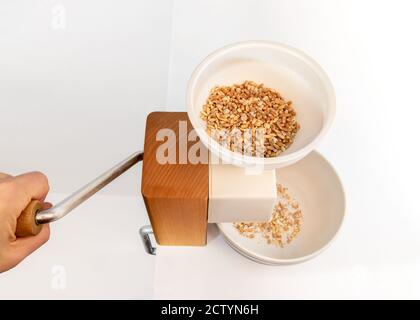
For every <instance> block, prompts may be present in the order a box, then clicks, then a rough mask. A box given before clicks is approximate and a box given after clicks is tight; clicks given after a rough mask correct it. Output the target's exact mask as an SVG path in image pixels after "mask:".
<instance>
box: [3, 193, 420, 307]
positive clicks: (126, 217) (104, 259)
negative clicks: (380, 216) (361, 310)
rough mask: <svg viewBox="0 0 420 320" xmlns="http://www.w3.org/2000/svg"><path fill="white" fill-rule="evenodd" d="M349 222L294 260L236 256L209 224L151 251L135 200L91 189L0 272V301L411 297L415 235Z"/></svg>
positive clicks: (418, 291) (419, 277)
mask: <svg viewBox="0 0 420 320" xmlns="http://www.w3.org/2000/svg"><path fill="white" fill-rule="evenodd" d="M63 196H64V195H61V194H52V195H50V196H49V200H50V201H52V202H55V201H57V200H60V199H62V198H63ZM354 218H355V217H354ZM352 220H354V219H353V218H351V217H347V220H346V222H345V224H344V227H343V229H342V232H341V233H340V234H339V236H338V237H337V239H336V240H335V241H334V242H333V244H332V245H331V247H330V248H328V249H327V251H325V252H324V253H322V254H321V255H320V256H318V257H317V258H315V259H313V260H311V261H308V262H305V263H303V264H300V265H295V266H282V267H272V266H264V265H260V264H257V263H255V262H252V261H250V260H248V259H246V258H244V257H242V256H240V255H239V254H238V253H236V252H235V251H233V250H232V249H231V248H230V247H229V246H228V245H227V244H226V243H225V241H224V240H223V238H222V236H221V235H219V234H218V231H217V228H216V227H215V225H209V243H208V245H207V246H206V247H198V248H197V247H194V248H193V247H191V248H189V247H162V246H159V247H158V254H157V256H156V257H153V256H151V255H148V254H146V253H145V251H144V249H143V247H142V244H141V242H140V238H139V235H138V229H139V227H140V226H143V225H145V224H148V223H149V222H148V218H147V215H146V211H145V208H144V205H143V201H142V199H141V198H140V197H131V196H128V197H121V196H95V197H93V198H91V199H90V200H89V201H87V202H86V203H84V204H82V205H81V206H80V207H79V208H77V209H75V210H74V211H73V212H72V213H70V214H69V215H68V216H66V217H65V218H63V219H62V220H60V221H57V222H55V223H54V224H52V225H51V230H52V233H51V239H50V241H49V242H48V243H47V244H46V245H45V246H44V247H42V248H41V249H40V250H39V251H37V252H36V253H34V254H33V255H32V256H30V257H28V258H27V259H26V260H25V261H24V262H23V263H22V264H21V265H19V266H18V267H17V268H15V269H13V270H11V271H9V272H6V273H3V274H1V275H0V299H10V298H18V299H20V298H24V299H76V298H79V299H148V298H158V299H164V298H167V299H183V298H194V299H201V298H202V299H228V298H232V299H233V298H236V299H253V298H254V299H291V298H419V297H420V274H419V272H418V270H419V268H420V260H419V258H418V255H410V251H412V250H413V249H415V246H416V243H413V242H411V243H410V242H406V240H407V239H404V237H403V238H399V237H398V236H396V237H394V238H393V242H392V245H391V246H390V245H389V244H388V245H386V244H385V243H381V242H382V241H383V240H382V239H381V237H376V238H375V237H372V238H369V239H367V238H365V234H364V228H360V227H359V226H358V225H355V224H352ZM375 247H376V248H380V247H382V248H383V249H382V250H378V249H376V250H375ZM393 247H400V250H399V251H393V250H392V248H393ZM63 273H64V282H63V279H62V277H63ZM63 283H64V285H63Z"/></svg>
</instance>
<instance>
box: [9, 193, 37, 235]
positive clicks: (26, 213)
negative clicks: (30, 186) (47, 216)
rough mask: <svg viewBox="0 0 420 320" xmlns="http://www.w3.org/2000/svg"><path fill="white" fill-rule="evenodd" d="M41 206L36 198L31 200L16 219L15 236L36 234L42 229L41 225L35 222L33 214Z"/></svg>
mask: <svg viewBox="0 0 420 320" xmlns="http://www.w3.org/2000/svg"><path fill="white" fill-rule="evenodd" d="M41 208H42V204H41V202H40V201H38V200H32V201H31V202H30V203H29V204H28V206H27V207H26V208H25V210H23V211H22V213H21V215H20V216H19V218H18V220H17V226H16V233H15V234H16V236H17V237H29V236H36V235H37V234H38V233H40V232H41V230H42V225H41V224H37V223H36V221H35V216H36V213H37V212H38V211H40V210H41Z"/></svg>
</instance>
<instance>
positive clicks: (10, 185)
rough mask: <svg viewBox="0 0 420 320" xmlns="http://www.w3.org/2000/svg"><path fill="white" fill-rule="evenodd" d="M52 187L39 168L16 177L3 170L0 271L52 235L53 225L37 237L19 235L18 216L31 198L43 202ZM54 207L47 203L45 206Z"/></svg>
mask: <svg viewBox="0 0 420 320" xmlns="http://www.w3.org/2000/svg"><path fill="white" fill-rule="evenodd" d="M48 191H49V185H48V180H47V177H46V176H45V175H43V174H42V173H39V172H31V173H26V174H22V175H19V176H16V177H12V176H10V175H7V174H4V173H0V273H1V272H4V271H7V270H9V269H11V268H13V267H15V266H16V265H17V264H19V263H20V262H21V261H22V260H23V259H25V258H26V257H27V256H28V255H30V254H31V253H32V252H34V251H35V250H36V249H38V248H39V247H41V246H42V245H43V244H44V243H45V242H47V241H48V239H49V237H50V228H49V225H44V226H43V228H42V230H41V232H40V233H39V234H38V235H36V236H33V237H25V238H16V235H15V232H16V225H17V219H18V217H19V216H20V214H21V212H22V211H23V210H24V209H25V208H26V206H27V205H28V204H29V203H30V202H31V200H41V202H43V201H44V200H45V197H46V196H47V193H48ZM49 207H51V204H49V203H44V206H43V209H47V208H49Z"/></svg>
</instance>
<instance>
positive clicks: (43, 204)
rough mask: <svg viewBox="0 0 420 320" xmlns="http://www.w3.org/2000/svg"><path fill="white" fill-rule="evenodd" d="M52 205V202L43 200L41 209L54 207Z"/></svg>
mask: <svg viewBox="0 0 420 320" xmlns="http://www.w3.org/2000/svg"><path fill="white" fill-rule="evenodd" d="M52 206H53V205H52V203H50V202H43V203H42V205H41V210H48V209H50V208H52Z"/></svg>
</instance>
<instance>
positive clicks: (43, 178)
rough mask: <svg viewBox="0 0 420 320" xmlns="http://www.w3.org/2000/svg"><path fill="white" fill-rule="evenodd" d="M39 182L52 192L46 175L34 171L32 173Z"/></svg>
mask: <svg viewBox="0 0 420 320" xmlns="http://www.w3.org/2000/svg"><path fill="white" fill-rule="evenodd" d="M31 174H32V175H33V176H34V177H35V178H36V180H37V181H39V183H41V184H42V185H43V186H45V188H46V189H47V190H48V191H49V190H50V185H49V183H48V178H47V176H46V175H45V174H43V173H42V172H40V171H34V172H32V173H31Z"/></svg>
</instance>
